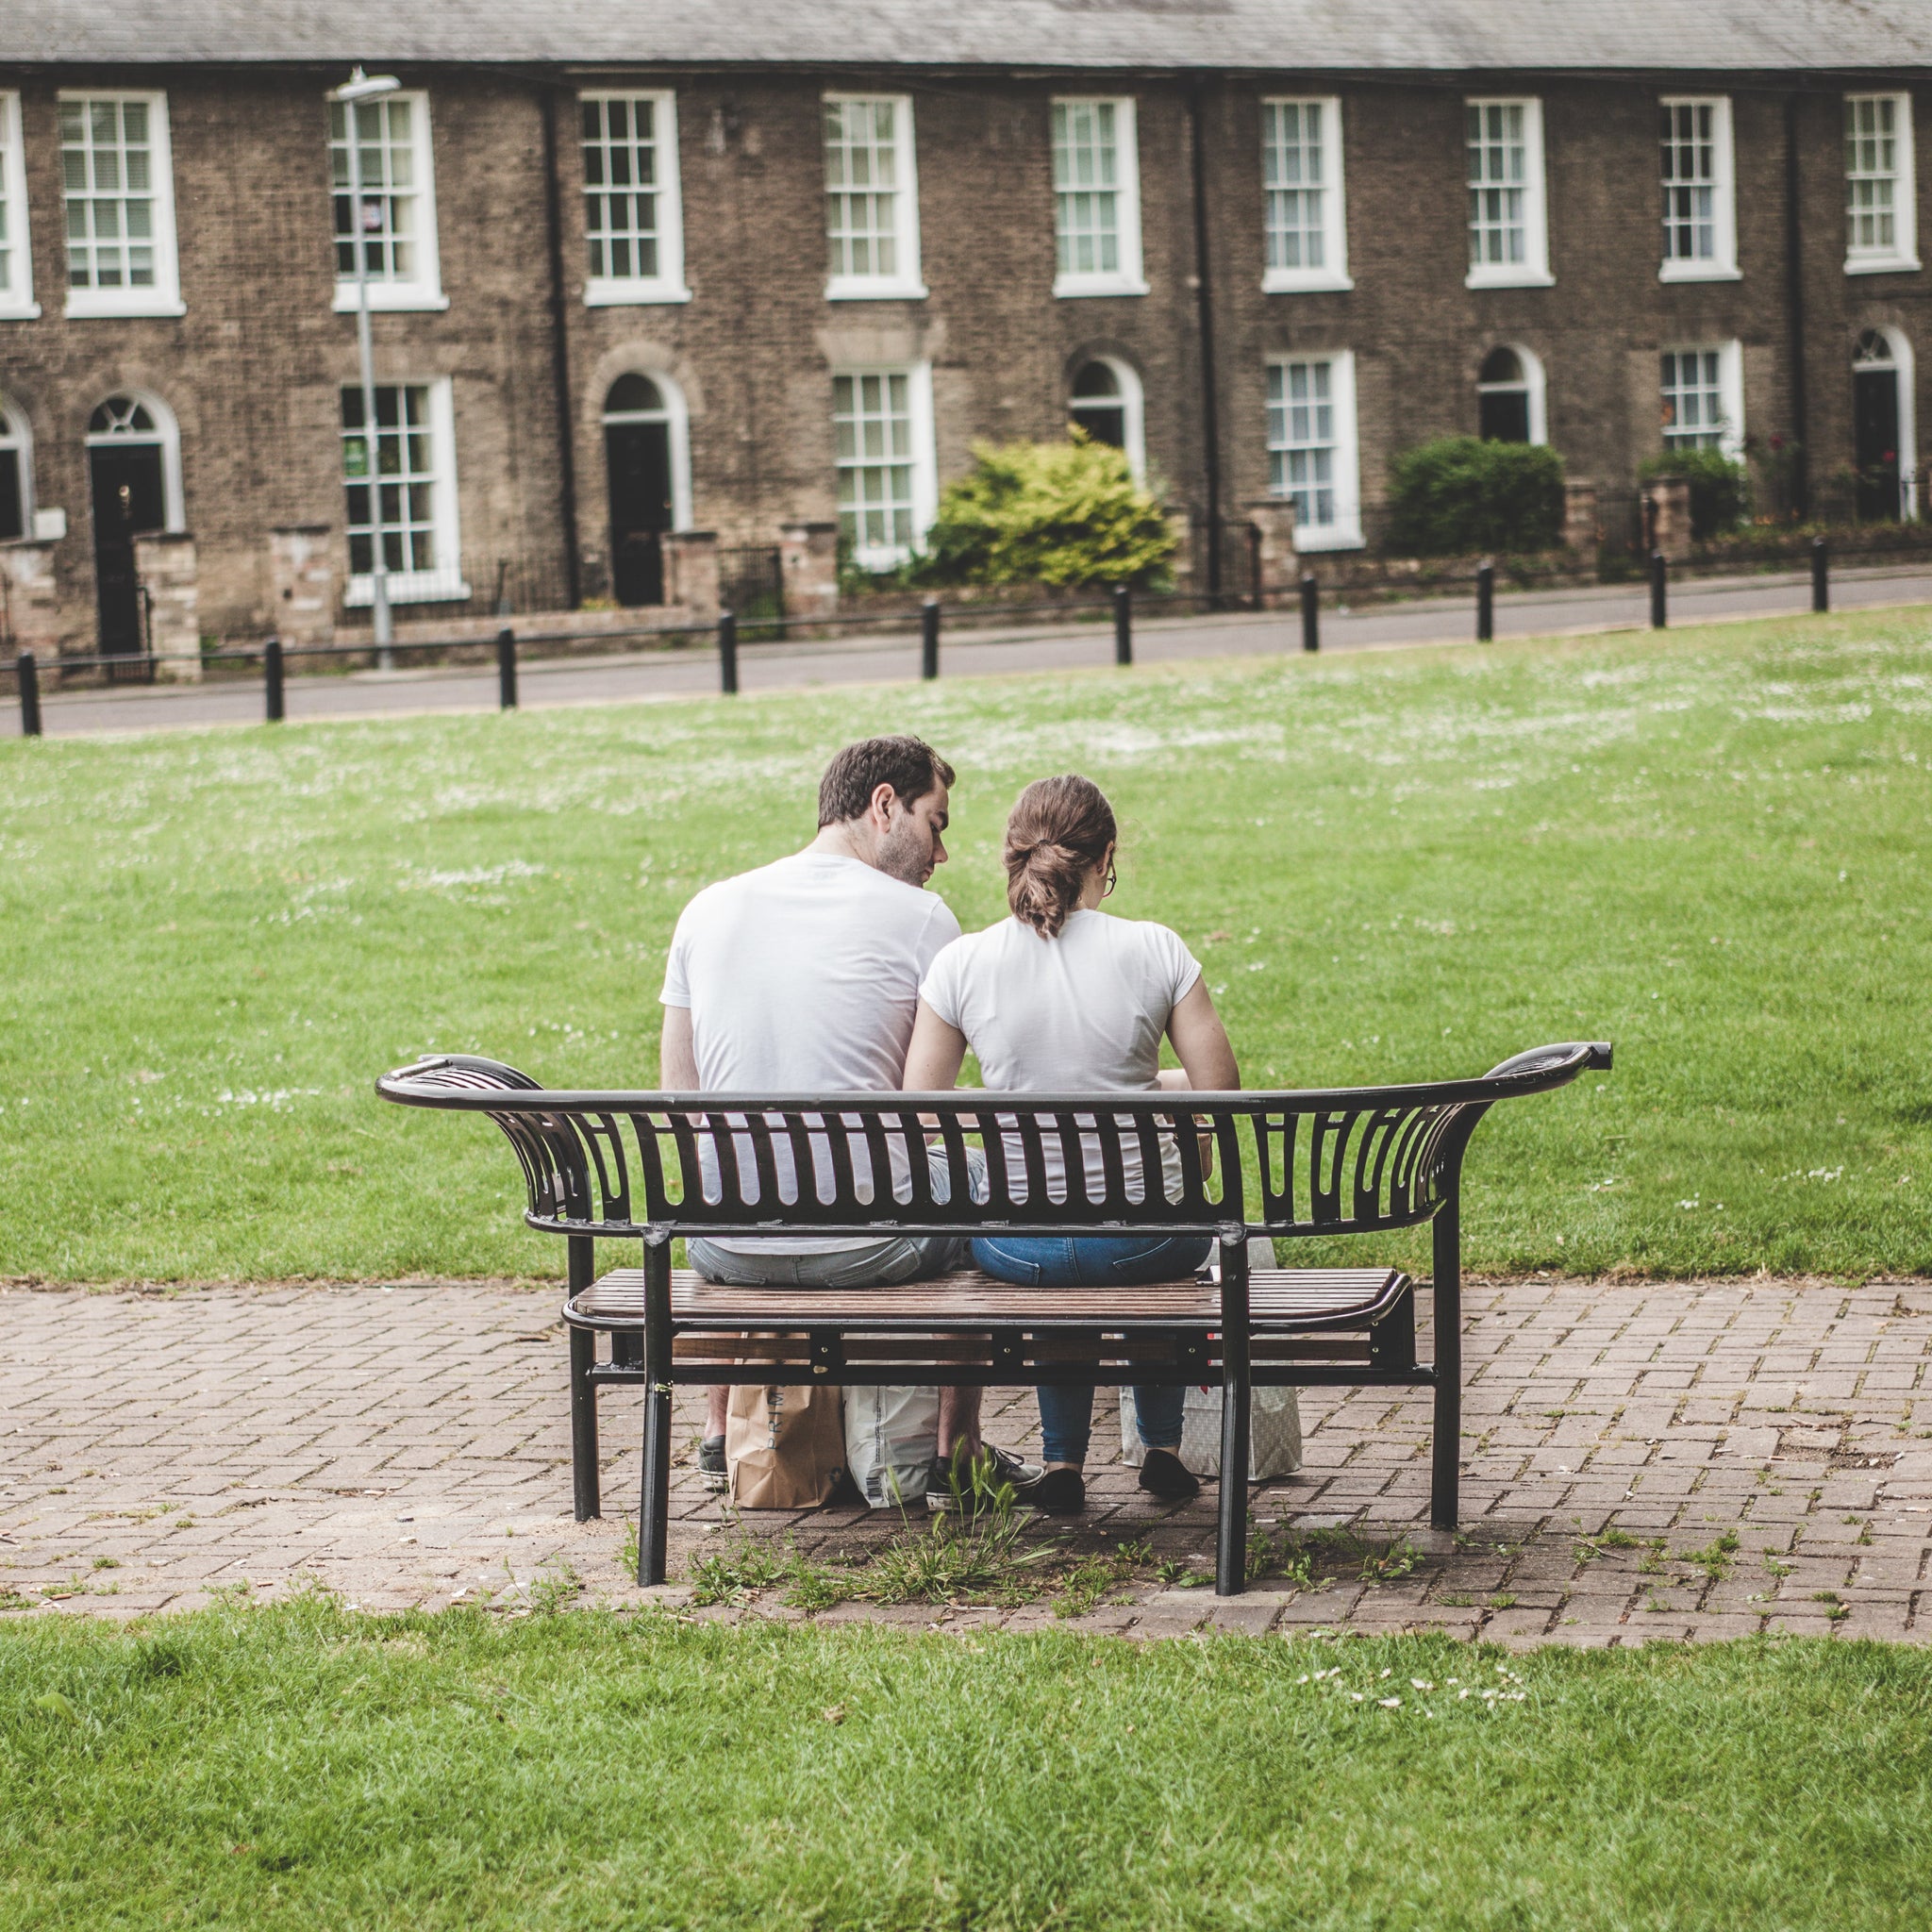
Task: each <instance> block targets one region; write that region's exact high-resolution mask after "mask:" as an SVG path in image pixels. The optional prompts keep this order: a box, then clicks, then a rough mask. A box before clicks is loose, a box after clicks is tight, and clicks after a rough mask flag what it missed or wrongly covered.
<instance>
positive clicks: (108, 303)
mask: <svg viewBox="0 0 1932 1932" xmlns="http://www.w3.org/2000/svg"><path fill="white" fill-rule="evenodd" d="M57 98H58V100H59V101H62V102H67V101H121V102H124V103H125V102H132V101H141V102H144V103H145V104H146V107H147V110H148V116H147V126H148V162H149V167H150V169H151V170H152V179H151V182H150V192H152V194H153V197H154V234H153V236H152V238H151V239H152V241H153V242H154V250H155V281H154V287H153V288H151V289H76V288H75V287H73V286H72V285H71V284H70V285H69V287H68V290H67V313H68V314H69V315H70V316H75V317H82V316H102V315H186V314H187V313H188V308H187V305H186V304H185V303H184V302H183V301H182V300H181V261H180V257H179V254H178V253H177V251H176V248H175V158H174V148H173V146H172V144H171V143H170V142H169V138H168V96H167V94H166V93H165V92H151V91H149V90H146V89H142V88H114V87H75V88H62V89H61V90H60V92H59V94H58V96H57ZM57 146H58V142H57ZM60 208H61V217H62V232H63V233H64V232H65V219H66V210H67V196H66V191H65V188H64V186H63V188H62V192H61V197H60ZM171 527H172V525H171Z"/></svg>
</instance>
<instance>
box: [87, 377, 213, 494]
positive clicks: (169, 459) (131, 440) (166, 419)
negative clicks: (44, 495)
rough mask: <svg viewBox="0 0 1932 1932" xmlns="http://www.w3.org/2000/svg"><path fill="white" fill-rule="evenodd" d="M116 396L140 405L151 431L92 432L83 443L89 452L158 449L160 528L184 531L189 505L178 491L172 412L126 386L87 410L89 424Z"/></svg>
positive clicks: (177, 437)
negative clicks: (146, 414)
mask: <svg viewBox="0 0 1932 1932" xmlns="http://www.w3.org/2000/svg"><path fill="white" fill-rule="evenodd" d="M115 396H126V397H128V398H129V399H130V400H132V401H134V402H137V403H139V404H140V405H141V406H142V408H144V409H145V410H146V411H147V412H148V415H149V416H150V418H152V420H153V422H154V425H155V426H154V427H153V428H152V429H138V430H132V431H127V430H113V429H108V430H99V431H96V430H93V429H90V430H89V431H88V433H87V435H86V437H85V438H84V439H83V441H84V443H85V446H86V447H87V448H89V449H102V448H107V449H126V448H128V447H129V446H130V445H132V446H142V445H145V446H147V447H149V448H156V449H158V450H159V451H160V453H161V527H162V528H163V529H164V530H185V529H186V528H187V527H188V501H187V495H186V492H185V491H183V489H182V487H181V425H180V424H179V423H177V422H176V421H175V412H174V410H173V409H171V408H169V407H168V406H167V404H166V403H164V402H163V401H162V400H161V399H160V397H159V396H158V395H157V394H156V393H155V392H154V391H153V390H151V389H140V388H136V387H133V386H131V385H130V386H128V387H125V388H121V389H111V390H109V391H108V393H107V394H106V395H104V396H102V397H101V399H100V401H99V402H96V403H92V404H90V405H89V407H88V412H87V413H88V420H89V422H92V420H93V415H94V411H95V410H96V409H98V408H100V407H101V404H102V403H107V402H110V401H111V400H112V399H113V398H114V397H115ZM89 482H90V485H92V462H90V465H89Z"/></svg>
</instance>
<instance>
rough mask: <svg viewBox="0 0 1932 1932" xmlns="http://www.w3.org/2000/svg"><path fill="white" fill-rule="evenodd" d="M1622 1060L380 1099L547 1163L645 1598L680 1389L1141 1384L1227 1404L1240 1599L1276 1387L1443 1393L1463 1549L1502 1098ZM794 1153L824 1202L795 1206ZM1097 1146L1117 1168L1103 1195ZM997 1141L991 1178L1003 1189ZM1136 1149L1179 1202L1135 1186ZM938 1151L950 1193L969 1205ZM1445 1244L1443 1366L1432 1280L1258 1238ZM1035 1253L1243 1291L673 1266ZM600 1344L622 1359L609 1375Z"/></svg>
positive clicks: (463, 1086)
mask: <svg viewBox="0 0 1932 1932" xmlns="http://www.w3.org/2000/svg"><path fill="white" fill-rule="evenodd" d="M1610 1058H1611V1056H1610V1048H1609V1047H1608V1045H1607V1044H1605V1043H1602V1042H1589V1041H1583V1042H1574V1043H1570V1044H1564V1045H1557V1046H1546V1047H1540V1048H1537V1049H1535V1050H1533V1051H1531V1052H1529V1053H1524V1054H1519V1055H1518V1056H1516V1057H1515V1058H1513V1059H1510V1060H1507V1061H1505V1062H1504V1063H1503V1065H1501V1066H1499V1067H1497V1068H1495V1069H1494V1070H1493V1071H1492V1072H1491V1073H1490V1074H1486V1075H1484V1076H1483V1077H1482V1078H1481V1079H1474V1080H1447V1081H1439V1082H1436V1083H1433V1084H1430V1085H1424V1086H1399V1087H1367V1088H1341V1089H1336V1090H1332V1091H1305V1092H1256V1093H1189V1094H1186V1095H1185V1096H1184V1097H1183V1096H1180V1095H1175V1094H1169V1093H1162V1094H1138V1093H1135V1094H1127V1093H1108V1094H1094V1093H1087V1094H1039V1093H1029V1094H993V1093H983V1092H971V1091H956V1092H951V1093H903V1094H891V1095H886V1094H878V1093H839V1094H832V1093H827V1094H815V1095H804V1094H743V1093H685V1094H679V1093H658V1092H621V1091H615V1092H585V1091H546V1090H544V1089H543V1088H541V1087H540V1086H538V1085H537V1083H536V1082H534V1081H532V1080H530V1079H529V1078H528V1077H527V1076H526V1075H525V1074H520V1073H518V1072H517V1071H516V1070H515V1069H514V1068H512V1067H508V1066H505V1065H503V1064H501V1063H500V1062H498V1061H494V1060H488V1059H481V1058H474V1057H470V1056H459V1055H451V1056H442V1057H437V1058H426V1059H424V1060H422V1061H419V1062H418V1063H417V1064H415V1065H413V1066H409V1067H404V1068H400V1069H398V1070H397V1071H396V1072H394V1073H391V1074H384V1075H383V1076H382V1078H381V1079H380V1080H378V1081H377V1083H376V1091H378V1092H379V1093H380V1094H381V1095H382V1096H383V1098H385V1099H387V1100H391V1101H396V1102H398V1103H401V1104H403V1105H405V1106H412V1107H427V1108H444V1109H453V1110H458V1111H462V1112H471V1113H482V1114H487V1115H488V1116H489V1117H490V1119H491V1120H492V1121H494V1122H495V1124H497V1126H498V1127H500V1128H501V1129H502V1130H503V1132H504V1133H505V1135H506V1136H507V1137H508V1140H509V1141H510V1144H511V1145H512V1146H513V1147H514V1148H515V1150H516V1153H517V1156H518V1158H519V1160H520V1162H521V1164H522V1166H523V1171H524V1178H525V1184H526V1186H527V1189H528V1197H529V1205H528V1207H527V1208H526V1210H525V1216H524V1219H525V1222H526V1223H527V1224H528V1225H529V1226H531V1227H533V1228H538V1229H541V1230H543V1231H545V1232H548V1233H553V1234H560V1235H563V1236H564V1237H566V1239H567V1241H568V1243H569V1290H568V1292H567V1294H566V1296H565V1300H564V1305H563V1318H564V1321H565V1323H566V1324H567V1325H568V1328H569V1331H570V1338H571V1420H572V1459H573V1465H574V1474H575V1506H576V1514H577V1517H578V1519H579V1520H580V1521H581V1520H583V1519H585V1518H588V1517H593V1516H596V1515H598V1514H600V1513H601V1499H600V1496H599V1486H598V1474H597V1411H596V1397H597V1391H598V1390H599V1389H602V1388H608V1387H611V1386H621V1385H627V1384H641V1386H642V1388H643V1390H644V1442H643V1483H642V1494H641V1499H640V1506H639V1525H638V1527H639V1535H638V1580H639V1582H640V1583H643V1584H656V1583H661V1582H662V1581H663V1580H664V1570H665V1543H666V1531H667V1526H668V1516H669V1493H670V1475H671V1406H672V1395H673V1391H674V1390H675V1387H676V1386H677V1385H678V1384H680V1383H682V1384H687V1385H704V1384H710V1383H716V1382H741V1383H757V1384H761V1385H762V1384H770V1383H806V1384H809V1383H814V1382H822V1383H825V1384H828V1385H829V1384H832V1383H834V1382H837V1383H839V1384H853V1385H865V1384H874V1385H878V1384H906V1383H928V1384H930V1383H958V1384H980V1383H987V1384H1007V1383H1022V1384H1028V1383H1040V1382H1061V1383H1070V1384H1079V1383H1100V1384H1109V1383H1110V1384H1122V1383H1129V1382H1138V1383H1155V1384H1159V1383H1165V1384H1169V1385H1173V1384H1176V1383H1178V1384H1207V1385H1208V1386H1210V1387H1212V1386H1215V1385H1217V1384H1218V1385H1219V1386H1220V1387H1221V1389H1222V1391H1223V1393H1222V1432H1221V1434H1222V1445H1221V1467H1222V1472H1223V1474H1222V1480H1221V1496H1220V1522H1219V1535H1218V1538H1217V1547H1216V1560H1215V1589H1216V1591H1217V1593H1219V1594H1221V1595H1224V1596H1230V1595H1235V1594H1237V1593H1239V1591H1241V1588H1242V1586H1243V1582H1244V1580H1245V1573H1246V1560H1247V1550H1246V1542H1247V1496H1248V1483H1247V1476H1246V1472H1247V1467H1248V1446H1249V1441H1248V1433H1249V1432H1248V1424H1249V1396H1250V1391H1252V1390H1253V1389H1254V1388H1255V1387H1256V1386H1271V1385H1272V1386H1282V1385H1293V1386H1307V1385H1318V1384H1324V1383H1331V1384H1336V1383H1339V1384H1345V1385H1349V1386H1357V1385H1374V1384H1385V1385H1392V1386H1397V1387H1424V1388H1428V1389H1431V1390H1432V1391H1434V1409H1435V1413H1434V1441H1433V1445H1432V1447H1433V1454H1432V1465H1431V1474H1430V1489H1429V1494H1430V1516H1431V1520H1432V1521H1433V1522H1434V1524H1436V1526H1437V1527H1439V1528H1442V1529H1453V1528H1455V1527H1456V1524H1457V1474H1458V1469H1459V1454H1460V1426H1461V1276H1462V1264H1461V1214H1460V1195H1461V1174H1462V1158H1463V1154H1464V1152H1465V1150H1466V1149H1467V1147H1468V1145H1469V1141H1470V1137H1471V1135H1472V1134H1473V1133H1474V1131H1475V1128H1476V1125H1477V1124H1478V1123H1479V1122H1480V1121H1481V1119H1482V1117H1483V1115H1484V1114H1485V1113H1487V1112H1488V1111H1489V1109H1490V1108H1491V1107H1492V1106H1494V1105H1495V1104H1496V1102H1497V1101H1499V1100H1507V1099H1513V1098H1516V1097H1519V1096H1522V1095H1525V1094H1530V1093H1541V1092H1547V1091H1550V1090H1552V1089H1554V1088H1557V1087H1562V1086H1565V1085H1567V1084H1568V1083H1569V1082H1570V1081H1572V1080H1574V1078H1575V1077H1576V1076H1577V1075H1578V1074H1580V1073H1582V1072H1583V1071H1584V1070H1585V1069H1586V1068H1598V1069H1607V1068H1608V1067H1609V1065H1610ZM834 1123H836V1125H834ZM983 1123H984V1125H983ZM780 1141H784V1142H786V1143H789V1146H790V1149H791V1160H792V1174H794V1175H796V1176H798V1177H800V1180H801V1181H803V1182H805V1183H808V1184H806V1185H799V1184H797V1183H794V1184H792V1185H791V1187H790V1189H789V1192H788V1191H787V1190H786V1188H785V1187H784V1186H783V1185H782V1184H781V1178H782V1177H781V1175H780V1173H779V1166H778V1163H777V1161H776V1159H775V1158H774V1149H775V1147H776V1145H777V1144H778V1143H779V1142H780ZM1048 1141H1058V1147H1059V1150H1060V1153H1061V1157H1062V1160H1063V1162H1064V1172H1065V1173H1066V1174H1067V1175H1068V1176H1069V1181H1068V1183H1067V1185H1066V1186H1065V1188H1064V1189H1063V1190H1062V1196H1063V1197H1062V1198H1060V1199H1058V1200H1056V1199H1054V1198H1052V1197H1051V1195H1050V1192H1049V1189H1048V1187H1047V1185H1046V1180H1045V1172H1046V1170H1045V1149H1046V1144H1047V1142H1048ZM1204 1142H1206V1143H1211V1147H1212V1153H1213V1158H1212V1159H1211V1160H1209V1159H1204V1158H1203V1155H1202V1146H1203V1144H1204ZM1083 1143H1085V1145H1086V1146H1087V1147H1090V1148H1093V1149H1095V1150H1097V1154H1098V1158H1099V1161H1100V1165H1101V1169H1102V1173H1101V1175H1100V1179H1099V1184H1098V1186H1097V1187H1095V1186H1094V1185H1093V1184H1092V1183H1091V1182H1090V1181H1089V1179H1088V1177H1087V1166H1086V1162H1085V1160H1084V1159H1083V1158H1082V1153H1081V1149H1082V1144H1083ZM969 1147H976V1148H977V1149H978V1150H979V1153H980V1156H981V1157H982V1158H983V1162H984V1169H983V1173H982V1174H978V1175H975V1174H974V1173H973V1172H972V1170H971V1169H970V1168H969V1162H968V1148H969ZM858 1148H863V1149H864V1150H865V1153H866V1156H867V1160H868V1162H869V1165H870V1169H871V1172H872V1174H876V1175H884V1174H889V1173H891V1172H892V1171H893V1163H892V1156H893V1154H894V1153H897V1154H898V1156H899V1160H898V1163H897V1172H898V1174H899V1175H900V1178H899V1180H898V1182H897V1183H896V1185H895V1186H894V1187H892V1188H891V1189H888V1190H881V1189H876V1188H873V1187H870V1186H868V1185H867V1184H866V1181H865V1177H864V1175H863V1174H860V1173H859V1172H858V1167H857V1166H856V1164H855V1161H854V1158H853V1156H854V1152H855V1150H856V1149H858ZM701 1150H702V1151H703V1152H705V1153H708V1156H709V1160H708V1174H706V1172H705V1168H704V1167H703V1166H701V1159H700V1156H701ZM1130 1153H1131V1155H1133V1156H1137V1157H1138V1158H1139V1161H1140V1171H1141V1174H1145V1175H1150V1176H1152V1180H1153V1184H1152V1185H1151V1186H1137V1185H1133V1184H1130V1182H1129V1179H1128V1174H1129V1169H1130V1168H1131V1166H1132V1165H1133V1162H1132V1160H1131V1159H1129V1158H1126V1157H1127V1156H1128V1155H1129V1154H1130ZM934 1157H936V1158H939V1159H940V1160H941V1162H942V1163H943V1165H944V1168H945V1171H946V1174H947V1175H948V1178H949V1184H950V1191H949V1194H948V1198H946V1199H944V1200H941V1199H939V1198H937V1195H936V1193H935V1191H934V1188H933V1185H932V1180H931V1176H930V1173H929V1166H928V1161H929V1158H934ZM1170 1163H1172V1164H1173V1165H1177V1166H1178V1170H1179V1177H1178V1181H1177V1182H1176V1181H1174V1180H1173V1179H1172V1178H1171V1177H1170ZM687 1177H689V1179H687ZM1251 1209H1256V1210H1257V1211H1251ZM1424 1223H1427V1224H1430V1226H1431V1232H1432V1236H1433V1242H1432V1245H1433V1270H1432V1278H1431V1281H1430V1294H1431V1305H1432V1313H1433V1328H1434V1339H1435V1359H1434V1360H1433V1361H1430V1362H1418V1361H1417V1360H1416V1359H1415V1341H1414V1337H1415V1329H1414V1303H1413V1295H1412V1291H1411V1285H1410V1283H1409V1281H1408V1278H1407V1276H1406V1275H1403V1274H1399V1273H1397V1272H1396V1271H1393V1270H1389V1269H1368V1270H1327V1271H1321V1270H1316V1271H1306V1270H1304V1271H1296V1270H1281V1269H1272V1270H1257V1271H1252V1272H1251V1270H1250V1268H1249V1263H1248V1246H1247V1243H1248V1240H1249V1238H1250V1236H1252V1235H1264V1236H1268V1237H1271V1238H1274V1239H1275V1240H1283V1239H1297V1238H1304V1239H1306V1238H1311V1237H1322V1236H1330V1235H1373V1234H1379V1233H1387V1232H1391V1231H1394V1230H1398V1229H1404V1228H1409V1227H1415V1226H1419V1225H1421V1224H1424ZM1022 1232H1024V1233H1027V1234H1038V1235H1052V1236H1070V1235H1072V1236H1077V1235H1083V1234H1086V1235H1093V1234H1124V1233H1141V1234H1163V1235H1182V1236H1185V1235H1195V1236H1203V1235H1205V1236H1208V1237H1210V1238H1211V1239H1212V1240H1213V1241H1215V1243H1216V1244H1217V1248H1218V1260H1219V1269H1218V1277H1219V1278H1218V1280H1217V1281H1214V1282H1212V1283H1203V1282H1195V1283H1186V1284H1174V1285H1173V1286H1171V1287H1169V1288H1166V1289H1155V1290H1151V1291H1142V1290H1128V1289H1109V1290H1057V1289H1014V1288H1010V1287H1006V1286H1004V1285H1001V1284H995V1283H991V1282H990V1281H988V1280H987V1279H986V1277H983V1276H976V1275H961V1276H954V1277H951V1278H949V1279H945V1280H941V1281H939V1282H927V1283H912V1284H907V1285H906V1286H905V1287H903V1288H899V1289H893V1290H852V1291H826V1290H822V1289H791V1288H762V1289H757V1290H740V1289H729V1288H723V1287H715V1286H713V1285H711V1284H708V1283H704V1282H701V1281H699V1280H698V1278H697V1277H696V1276H695V1275H692V1274H688V1273H686V1272H684V1271H677V1272H676V1273H675V1274H674V1271H673V1269H672V1267H671V1244H672V1242H673V1241H674V1240H676V1239H679V1238H689V1237H691V1236H713V1237H724V1238H727V1239H728V1238H733V1237H736V1238H739V1239H743V1238H745V1237H747V1236H755V1235H762V1236H773V1235H783V1234H787V1233H790V1234H811V1235H841V1236H848V1237H852V1238H871V1239H874V1240H884V1239H889V1238H891V1237H892V1236H895V1235H907V1234H939V1235H956V1236H972V1235H976V1234H984V1235H991V1234H999V1233H1022ZM600 1240H619V1241H639V1242H640V1243H641V1248H642V1266H641V1269H620V1270H616V1271H613V1272H612V1273H610V1274H606V1275H605V1276H603V1277H602V1278H601V1279H600V1278H599V1277H598V1275H597V1273H596V1257H595V1244H596V1242H597V1241H600ZM599 1333H607V1334H608V1335H609V1336H610V1338H611V1340H610V1354H609V1357H608V1359H605V1360H600V1359H599V1358H598V1355H597V1345H596V1338H597V1336H598V1334H599ZM1347 1334H1353V1335H1355V1336H1356V1337H1357V1340H1355V1341H1346V1340H1343V1339H1341V1338H1342V1337H1343V1336H1344V1335H1347Z"/></svg>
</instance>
